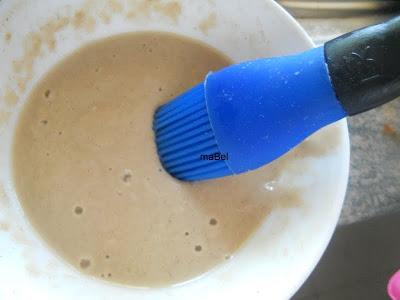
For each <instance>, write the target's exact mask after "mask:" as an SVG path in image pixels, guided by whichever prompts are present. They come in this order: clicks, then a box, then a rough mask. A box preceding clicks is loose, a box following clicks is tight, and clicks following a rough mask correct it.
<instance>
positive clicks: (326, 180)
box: [0, 0, 349, 300]
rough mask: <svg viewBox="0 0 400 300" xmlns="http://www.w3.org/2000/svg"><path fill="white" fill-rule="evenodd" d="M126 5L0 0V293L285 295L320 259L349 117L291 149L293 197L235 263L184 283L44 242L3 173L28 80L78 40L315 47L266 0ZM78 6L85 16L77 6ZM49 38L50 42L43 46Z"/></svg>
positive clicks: (242, 55)
mask: <svg viewBox="0 0 400 300" xmlns="http://www.w3.org/2000/svg"><path fill="white" fill-rule="evenodd" d="M132 2H133V3H139V2H143V1H142V0H137V1H132V0H131V1H129V0H108V1H101V0H92V1H90V0H86V1H83V0H58V1H53V0H37V1H31V0H13V1H12V0H3V1H1V2H0V28H1V29H0V30H1V34H2V35H1V36H0V52H1V55H0V66H1V72H0V95H3V97H2V98H1V100H0V270H1V272H0V299H13V300H18V299H32V298H36V299H42V300H45V299H52V300H54V299H68V300H69V299H96V300H100V299H119V300H124V299H142V300H145V299H288V298H289V297H291V296H292V295H293V294H294V293H295V291H296V290H297V289H298V288H299V287H300V286H301V284H302V283H303V282H304V281H305V279H306V278H307V277H308V275H309V274H310V272H311V271H312V269H313V268H314V267H315V265H316V264H317V262H318V260H319V258H320V257H321V255H322V253H323V251H324V249H325V248H326V246H327V244H328V242H329V239H330V238H331V236H332V233H333V230H334V228H335V226H336V223H337V220H338V216H339V213H340V210H341V207H342V202H343V199H344V195H345V190H346V185H347V179H348V168H349V141H348V131H347V126H346V122H345V121H342V122H340V123H338V124H336V125H333V127H331V128H328V129H324V130H322V131H321V132H320V133H318V134H316V135H315V136H313V137H312V138H311V139H310V140H309V141H308V142H307V143H309V145H308V146H311V147H314V146H315V147H321V145H325V148H326V149H324V151H322V150H321V149H319V150H321V151H320V153H316V154H315V155H314V156H310V157H298V158H297V159H296V160H295V162H294V163H292V164H291V165H290V166H288V168H287V170H286V171H285V172H284V174H283V175H281V176H280V178H277V179H276V182H278V183H279V184H281V185H286V186H296V187H301V189H302V194H301V201H300V202H299V203H298V205H297V206H296V207H285V206H284V205H282V206H279V205H278V206H277V207H276V208H275V209H274V210H273V212H272V213H271V214H270V215H269V216H268V217H267V218H266V220H265V222H264V223H263V224H262V225H261V227H260V228H259V229H258V231H257V232H256V233H255V234H254V235H253V236H252V237H251V238H250V240H249V241H248V242H247V243H246V244H245V245H244V246H243V247H242V248H241V249H240V250H239V251H238V253H237V254H236V255H235V257H234V258H233V259H232V260H230V261H229V262H227V263H224V264H222V265H221V266H218V267H216V268H215V269H213V270H211V271H210V272H208V273H207V274H205V275H204V276H202V277H200V278H197V279H195V280H192V281H190V282H187V283H185V284H181V285H178V286H174V287H168V288H159V289H135V288H131V287H124V286H118V285H112V284H107V283H104V282H101V281H98V280H95V279H92V278H89V277H86V276H84V275H82V274H80V273H79V272H77V271H75V270H74V269H72V268H71V267H70V266H69V265H67V264H66V263H64V262H63V261H62V260H61V259H59V258H58V257H57V255H56V254H55V253H53V251H52V250H51V249H49V248H48V247H46V245H45V244H44V243H43V242H42V240H41V239H40V237H38V235H37V233H36V232H35V231H34V230H33V228H32V227H31V226H30V224H29V223H28V221H27V220H26V218H25V217H24V213H23V211H22V209H21V207H20V204H19V202H18V200H17V198H16V194H15V191H14V187H13V183H12V180H11V176H10V171H11V164H10V161H11V160H10V148H11V141H12V136H13V130H14V126H15V121H16V119H17V117H18V112H19V111H20V109H21V107H22V105H23V103H24V101H25V100H26V96H27V94H29V91H30V89H31V88H32V86H33V85H34V84H35V83H36V82H37V81H38V79H39V78H40V77H41V76H42V75H43V74H44V73H45V72H46V71H47V70H48V69H49V68H51V66H53V65H54V64H55V63H56V62H57V61H58V60H59V59H60V58H61V57H63V56H65V55H67V54H68V53H71V52H72V51H73V50H74V49H76V48H77V47H79V46H80V45H82V44H85V43H87V42H88V41H91V40H94V39H98V38H102V37H106V36H110V35H113V34H117V33H122V32H130V31H142V30H159V31H169V32H175V33H178V34H182V35H186V36H189V37H193V38H196V39H198V40H201V41H204V42H206V43H208V44H210V45H212V46H214V47H215V48H218V49H220V50H221V51H222V52H224V53H225V54H227V55H228V56H229V57H231V58H232V59H233V60H234V61H241V60H247V59H251V58H256V57H266V56H274V55H282V54H289V53H294V52H299V51H302V50H305V49H308V48H310V47H312V46H313V44H312V42H311V41H310V39H309V37H308V36H307V34H306V33H305V32H304V31H303V30H302V29H301V27H300V26H299V25H298V24H297V23H296V21H295V20H294V19H293V18H291V17H290V16H289V15H288V14H287V13H286V12H285V11H284V10H283V9H281V8H280V7H279V6H278V5H277V4H276V3H275V2H273V1H267V0H230V1H226V0H208V1H204V0H182V1H179V5H175V6H174V5H170V6H168V4H167V3H171V2H173V1H163V0H161V1H156V0H153V1H152V2H151V3H152V4H149V5H150V6H152V9H151V10H147V8H146V7H145V5H144V6H143V7H142V10H141V11H140V12H137V11H136V15H135V16H133V17H132V14H130V12H129V8H128V3H132ZM121 4H122V7H121ZM121 8H122V9H121ZM179 8H180V9H179ZM78 11H81V12H83V14H78V15H76V12H78ZM74 16H75V17H74ZM64 17H65V18H66V19H64ZM80 17H81V18H83V21H82V22H81V23H79V18H80ZM74 19H75V22H74V21H73V20H74ZM66 20H67V21H72V23H75V25H76V28H74V26H73V25H72V23H71V22H70V24H69V25H66V23H65V22H67V21H66ZM46 24H47V25H46ZM7 32H10V33H11V34H12V36H11V37H10V36H9V35H8V34H7ZM32 32H33V34H32ZM30 33H31V34H30ZM38 37H41V40H42V42H41V43H37V42H38ZM46 42H48V45H50V46H52V45H53V46H55V48H54V49H53V50H51V49H48V47H47V46H46ZM53 42H55V44H53ZM35 43H36V44H35ZM21 58H23V59H25V66H29V64H30V62H32V63H33V69H32V70H30V68H29V67H28V68H26V70H25V71H26V73H25V74H22V73H20V72H18V62H17V63H16V66H14V67H13V61H19V60H21ZM14 64H15V63H14ZM24 76H25V79H24ZM24 84H25V85H26V88H25V90H22V89H21V87H22V86H23V85H24ZM12 91H15V92H16V94H17V95H18V98H19V100H18V101H17V103H14V101H15V98H14V97H13V92H12ZM317 150H318V149H317ZM316 152H318V151H316Z"/></svg>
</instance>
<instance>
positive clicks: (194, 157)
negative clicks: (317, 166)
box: [153, 17, 400, 181]
mask: <svg viewBox="0 0 400 300" xmlns="http://www.w3.org/2000/svg"><path fill="white" fill-rule="evenodd" d="M397 96H400V17H396V18H394V19H391V20H389V21H388V22H386V23H382V24H378V25H374V26H369V27H366V28H363V29H360V30H357V31H354V32H351V33H348V34H345V35H343V36H341V37H339V38H337V39H334V40H332V41H329V42H327V43H326V44H325V45H323V46H322V47H319V48H314V49H312V50H309V51H306V52H304V53H300V54H297V55H293V56H286V57H275V58H263V59H258V60H254V61H248V62H244V63H240V64H236V65H232V66H229V67H227V68H225V69H222V70H220V71H217V72H215V73H210V74H208V75H207V77H206V78H205V81H204V82H203V83H200V84H199V85H197V86H195V87H194V88H193V89H191V90H189V91H187V92H185V93H184V94H182V95H180V96H178V97H177V98H176V99H175V100H173V101H171V102H168V103H166V104H164V105H163V106H161V107H159V108H158V109H157V111H156V112H155V116H154V123H153V129H154V132H155V140H156V144H157V150H158V154H159V157H160V161H161V163H162V165H163V166H164V168H165V169H166V170H167V171H168V172H169V173H170V174H171V175H172V176H174V177H176V178H178V179H181V180H185V181H196V180H205V179H212V178H218V177H223V176H228V175H234V174H240V173H243V172H247V171H249V170H253V169H256V168H259V167H261V166H263V165H266V164H268V163H269V162H271V161H273V160H275V159H276V158H278V157H280V156H281V155H283V154H285V153H286V152H288V151H289V150H290V149H292V148H293V147H295V146H296V145H298V144H299V143H300V142H301V141H303V140H304V139H305V138H307V137H308V136H310V135H311V134H312V133H314V132H315V131H317V130H319V129H320V128H322V127H324V126H326V125H328V124H331V123H333V122H336V121H338V120H340V119H342V118H345V117H347V116H353V115H356V114H359V113H362V112H364V111H367V110H369V109H372V108H375V107H377V106H379V105H381V104H384V103H386V102H388V101H391V100H393V99H394V98H396V97H397Z"/></svg>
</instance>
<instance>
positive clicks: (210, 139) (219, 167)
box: [153, 83, 232, 181]
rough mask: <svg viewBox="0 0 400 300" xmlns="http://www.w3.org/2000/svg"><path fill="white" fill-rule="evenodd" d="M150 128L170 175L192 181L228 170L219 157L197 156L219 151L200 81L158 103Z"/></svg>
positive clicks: (214, 176) (214, 175)
mask: <svg viewBox="0 0 400 300" xmlns="http://www.w3.org/2000/svg"><path fill="white" fill-rule="evenodd" d="M153 130H154V132H155V136H156V143H157V149H158V154H159V157H160V161H161V163H162V165H163V167H164V168H165V169H166V170H167V171H168V172H169V173H170V174H171V175H172V176H174V177H176V178H178V179H181V180H187V181H194V180H205V179H210V178H217V177H223V176H227V175H231V174H232V172H231V171H230V170H229V167H228V166H227V164H226V163H225V161H223V160H208V159H201V158H202V157H204V155H212V154H214V153H218V152H219V148H218V145H217V141H216V139H215V135H214V132H213V129H212V127H211V123H210V119H209V116H208V112H207V105H206V100H205V91H204V84H203V83H202V84H199V85H197V86H196V87H194V88H193V89H191V90H189V91H187V92H186V93H184V94H183V95H181V96H179V97H177V98H176V99H175V100H173V101H171V102H169V103H167V104H165V105H163V106H161V107H159V108H158V110H157V111H156V113H155V117H154V124H153Z"/></svg>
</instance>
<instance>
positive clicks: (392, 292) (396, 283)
mask: <svg viewBox="0 0 400 300" xmlns="http://www.w3.org/2000/svg"><path fill="white" fill-rule="evenodd" d="M388 293H389V296H390V297H391V298H392V300H400V270H399V271H398V272H397V273H396V274H394V275H393V277H392V278H391V279H390V281H389V284H388Z"/></svg>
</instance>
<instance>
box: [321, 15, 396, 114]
mask: <svg viewBox="0 0 400 300" xmlns="http://www.w3.org/2000/svg"><path fill="white" fill-rule="evenodd" d="M325 59H326V62H327V65H328V69H329V75H330V76H331V81H332V84H333V87H334V89H335V92H336V95H337V97H338V99H339V101H340V102H341V103H342V106H343V108H344V109H345V111H346V112H347V114H348V115H350V116H352V115H355V114H359V113H362V112H364V111H367V110H369V109H372V108H374V107H377V106H379V105H382V104H384V103H386V102H389V101H391V100H393V99H395V98H396V97H398V96H400V16H399V17H395V18H393V19H391V20H389V21H387V22H385V23H382V24H378V25H374V26H369V27H366V28H363V29H360V30H357V31H354V32H351V33H348V34H345V35H343V36H341V37H338V38H336V39H334V40H332V41H329V42H327V43H326V44H325Z"/></svg>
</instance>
